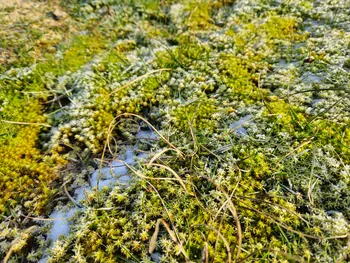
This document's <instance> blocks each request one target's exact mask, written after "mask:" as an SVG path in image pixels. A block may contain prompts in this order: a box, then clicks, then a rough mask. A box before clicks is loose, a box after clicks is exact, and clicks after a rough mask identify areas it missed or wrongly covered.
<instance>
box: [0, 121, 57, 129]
mask: <svg viewBox="0 0 350 263" xmlns="http://www.w3.org/2000/svg"><path fill="white" fill-rule="evenodd" d="M0 121H2V122H5V123H9V124H20V125H37V126H44V127H48V128H50V127H52V126H51V125H49V124H46V123H38V122H21V121H7V120H0Z"/></svg>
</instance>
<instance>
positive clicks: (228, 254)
mask: <svg viewBox="0 0 350 263" xmlns="http://www.w3.org/2000/svg"><path fill="white" fill-rule="evenodd" d="M194 227H205V228H208V229H210V230H213V231H215V232H216V234H217V235H218V236H219V237H220V238H221V240H222V241H223V242H224V244H225V247H226V250H227V257H228V259H227V262H228V263H232V254H231V249H230V244H229V243H228V241H227V240H226V238H225V237H224V236H223V235H222V234H221V232H220V231H219V230H217V229H216V228H214V227H211V226H207V225H195V226H194Z"/></svg>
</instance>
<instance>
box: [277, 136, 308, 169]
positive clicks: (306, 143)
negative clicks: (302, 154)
mask: <svg viewBox="0 0 350 263" xmlns="http://www.w3.org/2000/svg"><path fill="white" fill-rule="evenodd" d="M312 139H313V137H311V138H310V139H308V140H306V141H305V142H303V143H301V144H300V145H299V146H298V147H296V148H295V149H293V150H292V151H290V152H289V153H287V154H286V155H285V156H283V157H282V158H281V159H279V160H278V162H277V164H280V163H281V162H282V161H283V160H284V159H286V158H287V157H289V156H290V155H292V154H293V153H294V152H296V151H297V150H299V149H300V148H302V147H304V146H305V145H308V144H309V143H310V142H311V141H312Z"/></svg>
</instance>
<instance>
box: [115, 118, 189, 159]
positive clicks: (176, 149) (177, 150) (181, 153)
mask: <svg viewBox="0 0 350 263" xmlns="http://www.w3.org/2000/svg"><path fill="white" fill-rule="evenodd" d="M123 116H125V117H129V116H133V117H136V118H139V119H141V120H142V121H144V122H145V123H147V125H148V126H149V127H151V128H152V130H154V131H155V132H156V133H157V134H158V135H159V137H160V138H161V139H162V140H163V141H165V142H166V143H167V144H168V145H169V146H170V147H171V148H173V149H174V150H175V151H176V152H177V153H178V154H179V155H180V156H181V157H182V158H184V153H183V152H181V151H180V150H179V149H178V148H177V147H175V146H174V145H173V144H172V143H171V142H169V140H167V139H166V138H165V137H164V136H163V135H162V134H160V132H159V131H158V130H157V129H156V128H155V127H154V126H153V125H152V124H151V123H150V122H149V121H147V120H146V119H145V118H143V117H142V116H140V115H137V114H134V113H122V114H119V115H118V116H117V117H115V118H114V120H116V119H118V118H120V117H123Z"/></svg>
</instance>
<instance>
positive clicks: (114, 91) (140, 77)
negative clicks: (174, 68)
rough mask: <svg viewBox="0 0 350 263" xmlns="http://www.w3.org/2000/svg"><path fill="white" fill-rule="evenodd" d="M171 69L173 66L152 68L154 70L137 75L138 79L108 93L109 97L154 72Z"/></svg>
mask: <svg viewBox="0 0 350 263" xmlns="http://www.w3.org/2000/svg"><path fill="white" fill-rule="evenodd" d="M170 70H171V68H161V69H156V70H152V71H150V72H148V73H146V74H144V75H142V76H139V77H137V78H136V79H134V80H132V81H130V82H128V83H126V84H125V85H124V86H122V87H120V88H118V89H116V90H113V91H112V92H111V93H109V94H108V95H107V97H109V96H111V95H112V94H114V93H116V92H118V91H119V90H122V89H125V88H127V87H129V86H131V85H132V84H135V83H136V82H138V81H140V80H142V79H144V78H147V77H148V76H149V75H152V74H154V73H157V72H162V71H170Z"/></svg>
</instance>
